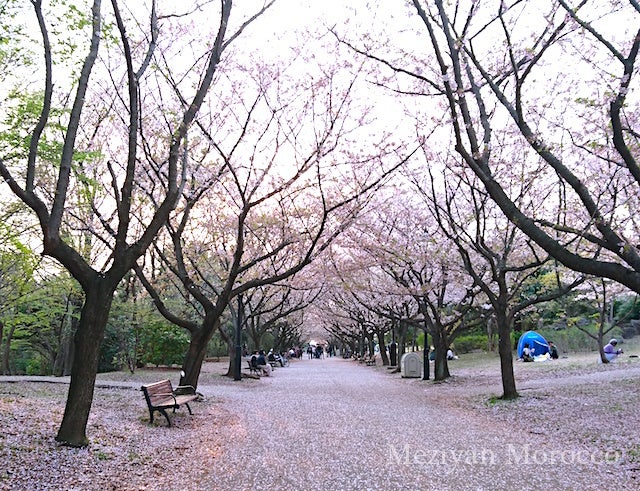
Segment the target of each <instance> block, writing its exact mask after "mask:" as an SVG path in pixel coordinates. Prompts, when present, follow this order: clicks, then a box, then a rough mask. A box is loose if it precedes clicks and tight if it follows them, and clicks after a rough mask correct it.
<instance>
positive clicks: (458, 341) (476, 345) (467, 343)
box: [452, 334, 489, 353]
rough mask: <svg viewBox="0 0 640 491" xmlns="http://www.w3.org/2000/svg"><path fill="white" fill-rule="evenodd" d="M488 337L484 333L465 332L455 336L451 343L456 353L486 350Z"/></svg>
mask: <svg viewBox="0 0 640 491" xmlns="http://www.w3.org/2000/svg"><path fill="white" fill-rule="evenodd" d="M488 343H489V338H488V337H487V335H486V334H467V335H465V336H460V337H457V338H455V340H454V341H453V343H452V345H453V346H454V347H455V351H456V352H458V353H469V352H471V351H474V350H486V349H487V344H488Z"/></svg>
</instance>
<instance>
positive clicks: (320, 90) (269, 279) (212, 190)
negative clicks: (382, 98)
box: [136, 53, 410, 386]
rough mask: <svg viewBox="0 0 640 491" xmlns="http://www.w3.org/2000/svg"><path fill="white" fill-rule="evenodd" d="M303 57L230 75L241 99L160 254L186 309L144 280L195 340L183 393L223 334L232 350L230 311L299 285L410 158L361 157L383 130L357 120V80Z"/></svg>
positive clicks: (215, 107) (222, 104)
mask: <svg viewBox="0 0 640 491" xmlns="http://www.w3.org/2000/svg"><path fill="white" fill-rule="evenodd" d="M298 56H302V54H298V53H295V56H294V60H293V61H291V60H286V63H285V64H284V65H283V66H271V65H270V64H269V63H268V62H267V61H265V63H264V64H259V63H258V62H257V60H252V62H253V63H252V66H240V65H239V66H238V67H237V69H236V72H234V73H230V72H227V73H226V74H225V75H226V83H227V84H228V87H229V88H230V89H231V90H229V91H226V92H225V93H220V97H219V98H218V99H216V100H213V99H212V101H211V106H209V111H208V112H207V113H206V114H204V115H203V116H202V117H200V118H198V129H199V130H200V134H199V135H198V136H197V138H196V135H193V138H192V140H193V142H194V143H193V149H192V152H193V153H194V154H195V153H197V154H198V155H200V156H201V157H199V163H198V165H194V166H192V171H191V172H190V174H189V175H188V178H187V181H188V182H187V185H186V186H185V190H184V192H183V195H182V200H181V203H180V205H179V206H178V208H177V212H176V214H175V215H174V217H173V218H172V219H171V220H170V221H169V223H168V225H167V227H166V234H163V235H162V236H160V237H159V238H158V240H157V242H156V246H155V247H154V253H155V254H156V255H157V257H159V258H160V259H161V267H160V268H159V269H161V270H163V271H164V272H166V273H167V274H169V275H170V279H167V280H166V283H168V284H172V285H173V286H174V287H175V288H176V289H178V290H179V291H180V292H181V295H182V298H183V299H184V301H185V303H184V305H183V306H180V307H178V308H172V307H171V306H170V305H168V304H167V303H165V302H164V301H163V299H162V295H161V294H160V292H159V291H158V288H156V287H154V281H153V278H155V279H156V280H157V279H158V276H159V273H158V271H156V270H153V269H149V268H145V265H142V264H141V265H140V266H139V267H138V268H137V269H136V271H137V272H138V274H139V276H140V277H141V278H142V280H143V284H144V285H145V287H146V288H147V290H148V291H149V293H150V294H151V295H152V296H153V298H154V302H155V303H156V306H157V307H158V309H159V311H160V312H161V313H162V314H163V315H164V316H165V317H166V318H167V319H168V320H170V321H171V322H173V323H175V324H176V325H179V326H181V327H183V328H185V329H187V330H188V331H189V334H190V336H191V343H190V346H189V350H188V352H187V354H186V356H185V361H184V364H183V367H182V368H183V371H184V373H185V375H184V376H183V378H182V380H181V383H183V384H189V385H193V386H196V385H197V382H198V378H199V374H200V370H201V366H202V362H203V360H204V356H205V354H206V348H207V345H208V342H209V340H210V339H211V337H212V336H213V334H214V333H215V332H216V331H219V332H220V334H221V336H222V337H223V338H224V339H225V341H227V343H228V344H229V346H230V347H231V346H232V344H233V343H232V341H233V340H232V339H230V337H229V335H228V334H227V333H225V332H224V331H223V330H221V326H222V324H221V319H222V315H223V313H224V312H225V310H226V309H227V308H228V306H229V305H230V302H231V300H232V299H233V298H235V297H237V296H238V295H240V294H246V295H245V298H249V297H251V296H252V295H255V290H257V289H260V288H263V287H265V286H266V285H272V284H281V283H283V282H284V281H285V280H287V279H289V278H292V277H293V276H294V275H297V274H298V273H300V272H301V271H302V270H303V269H304V268H306V267H307V266H308V265H309V264H310V263H311V262H312V261H313V260H314V259H315V258H317V257H318V256H319V255H320V254H321V253H322V251H323V250H325V249H326V248H327V247H328V246H329V245H330V244H331V242H332V241H333V240H334V239H335V238H336V237H337V236H338V235H339V234H340V233H341V232H342V231H343V230H345V228H347V227H348V226H349V224H350V223H351V222H352V221H353V218H354V216H356V215H357V214H358V212H359V209H360V208H361V207H362V206H363V204H364V203H366V201H367V199H368V196H369V195H370V194H371V192H372V191H374V190H375V189H376V188H377V187H379V186H380V185H381V183H383V182H384V180H385V179H386V178H387V176H388V175H390V174H391V173H393V172H394V171H395V169H397V168H398V167H399V166H401V165H402V164H403V163H404V162H405V161H406V159H407V158H408V155H409V154H410V152H408V151H405V150H404V148H402V147H401V146H398V145H396V144H394V143H393V142H391V143H386V142H385V141H384V139H382V140H380V139H378V140H376V141H377V144H376V145H375V146H374V145H372V146H371V148H370V149H367V150H366V151H365V150H362V148H363V142H364V141H365V140H370V137H369V136H368V134H367V132H368V131H373V130H371V129H370V128H371V126H372V121H371V120H370V118H368V117H367V115H366V112H365V113H364V114H363V113H361V112H360V111H356V112H354V109H353V108H352V104H354V97H353V95H354V93H356V91H357V87H358V83H359V75H358V73H357V71H356V72H355V73H354V72H351V71H346V72H345V71H344V70H343V69H342V68H341V67H336V66H331V65H321V66H319V67H318V68H317V69H315V70H311V68H310V67H313V66H314V65H313V60H312V59H311V58H304V59H298V58H297V57H298ZM305 56H306V55H305ZM298 67H304V71H303V72H302V73H301V72H300V71H298V70H296V68H298ZM237 77H241V78H239V79H238V78H237ZM359 109H360V108H359ZM210 116H211V117H210ZM212 116H216V118H215V119H214V118H213V117H212ZM380 141H382V143H380ZM252 291H253V293H251V292H252ZM230 354H231V355H232V357H231V358H232V361H231V363H233V362H234V360H233V356H234V355H233V353H232V352H231V351H230Z"/></svg>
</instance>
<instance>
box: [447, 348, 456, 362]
mask: <svg viewBox="0 0 640 491" xmlns="http://www.w3.org/2000/svg"><path fill="white" fill-rule="evenodd" d="M457 359H458V357H457V356H456V355H455V353H454V352H453V350H452V349H451V348H449V349H448V350H447V360H457Z"/></svg>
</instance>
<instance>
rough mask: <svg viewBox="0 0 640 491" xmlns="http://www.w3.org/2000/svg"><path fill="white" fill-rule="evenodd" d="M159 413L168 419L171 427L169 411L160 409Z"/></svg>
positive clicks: (168, 424)
mask: <svg viewBox="0 0 640 491" xmlns="http://www.w3.org/2000/svg"><path fill="white" fill-rule="evenodd" d="M158 411H160V412H161V413H162V415H163V416H164V417H165V418H166V419H167V426H171V420H170V419H169V415H168V414H167V411H165V410H164V408H161V409H158Z"/></svg>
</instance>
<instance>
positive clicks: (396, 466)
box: [0, 350, 640, 491]
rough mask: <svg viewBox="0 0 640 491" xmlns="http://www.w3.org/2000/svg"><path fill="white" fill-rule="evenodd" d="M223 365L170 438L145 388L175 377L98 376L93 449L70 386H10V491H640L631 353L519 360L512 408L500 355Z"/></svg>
mask: <svg viewBox="0 0 640 491" xmlns="http://www.w3.org/2000/svg"><path fill="white" fill-rule="evenodd" d="M626 351H627V350H626ZM629 354H632V353H631V352H629ZM226 368H227V366H226V364H225V363H224V362H218V363H206V364H205V366H204V369H203V374H202V376H201V379H200V385H199V387H198V390H199V391H200V392H202V393H203V394H204V396H205V397H204V401H202V402H198V403H195V404H194V405H193V410H194V415H193V416H191V415H189V414H188V412H187V411H186V410H180V411H178V412H177V413H176V414H175V415H173V416H172V421H173V422H174V425H173V426H172V427H171V428H168V427H167V426H166V422H165V420H164V418H162V417H158V418H156V420H157V421H156V422H155V423H154V424H153V425H150V424H149V423H148V419H149V414H148V411H147V408H146V405H145V403H144V398H143V395H142V393H141V392H140V390H139V388H140V385H141V384H142V383H145V382H150V381H155V380H159V379H161V378H167V377H168V378H170V379H172V381H173V382H174V383H176V382H177V379H178V374H177V370H156V369H145V370H139V371H137V372H136V373H135V374H129V373H124V372H122V373H120V372H118V373H107V374H100V375H99V380H98V384H97V388H96V394H95V398H94V404H93V408H92V413H91V417H90V421H89V425H88V428H87V435H88V437H89V439H90V442H91V443H90V445H89V447H88V448H84V449H73V448H66V447H61V446H59V445H57V444H56V442H55V441H54V437H55V434H56V431H57V429H58V426H59V424H60V421H61V419H62V415H63V411H64V403H65V398H66V389H67V385H66V384H65V383H64V382H65V380H64V379H57V380H56V381H55V382H57V383H52V382H51V381H48V380H49V379H38V378H29V379H28V381H27V380H24V379H22V378H10V377H0V428H2V430H1V432H0V462H2V467H0V489H2V490H27V489H28V490H57V489H61V490H62V489H64V490H93V489H95V490H105V489H107V490H108V489H112V490H161V489H162V490H176V491H177V490H200V489H202V490H210V489H211V490H218V489H221V490H222V489H249V488H251V487H254V486H262V487H276V488H278V487H283V488H284V487H289V488H291V489H315V490H321V489H358V490H361V489H382V490H387V489H389V490H391V489H401V488H402V489H514V488H515V487H518V486H520V485H521V484H519V482H520V481H522V480H524V481H526V482H527V485H526V486H525V487H527V488H528V489H543V488H544V489H547V488H549V487H553V488H555V489H577V488H581V489H601V488H602V487H611V486H612V485H613V487H615V488H617V489H638V488H640V427H639V425H638V422H639V418H638V415H639V413H640V409H639V408H640V390H639V387H638V382H639V380H640V361H639V359H638V358H636V357H630V356H628V355H627V354H626V355H625V357H624V358H623V359H621V360H620V361H619V362H617V363H614V364H610V365H601V364H598V363H597V357H596V355H595V354H581V355H577V354H571V355H569V356H567V357H565V358H561V359H560V360H556V361H549V362H544V363H526V364H525V363H521V362H514V369H515V373H516V380H517V385H518V392H519V393H520V395H521V397H520V398H518V399H517V400H515V401H501V400H500V399H499V396H500V394H501V381H500V373H499V363H498V359H497V357H496V356H495V355H490V354H487V355H484V354H474V355H466V356H465V355H463V356H462V357H461V358H460V359H459V360H454V361H452V362H450V371H451V373H452V377H451V378H450V379H448V380H447V381H445V382H439V383H434V382H433V381H422V380H420V379H405V378H401V377H400V374H397V373H392V372H391V371H390V370H388V369H387V368H386V367H382V366H380V365H378V366H376V367H366V366H363V365H361V364H358V363H357V362H355V361H351V360H342V359H324V360H294V361H293V362H292V364H291V366H290V367H285V368H279V369H277V370H276V371H275V373H274V374H273V376H272V377H269V378H265V377H263V378H262V379H260V380H251V379H246V380H242V381H241V382H234V381H233V380H230V379H228V378H226V377H224V376H223V374H224V372H225V371H226ZM38 380H40V381H38Z"/></svg>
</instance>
